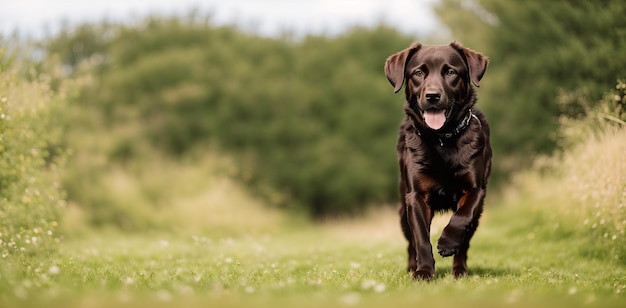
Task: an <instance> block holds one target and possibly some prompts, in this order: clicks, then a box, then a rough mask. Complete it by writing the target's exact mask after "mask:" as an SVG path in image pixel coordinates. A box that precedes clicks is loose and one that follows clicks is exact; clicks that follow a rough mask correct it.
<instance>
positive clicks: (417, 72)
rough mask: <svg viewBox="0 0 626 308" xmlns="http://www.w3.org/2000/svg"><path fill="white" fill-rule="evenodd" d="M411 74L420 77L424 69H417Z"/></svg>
mask: <svg viewBox="0 0 626 308" xmlns="http://www.w3.org/2000/svg"><path fill="white" fill-rule="evenodd" d="M413 75H415V76H417V77H422V76H424V71H422V70H421V69H417V70H416V71H415V72H414V73H413Z"/></svg>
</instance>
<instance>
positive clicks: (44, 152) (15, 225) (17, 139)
mask: <svg viewBox="0 0 626 308" xmlns="http://www.w3.org/2000/svg"><path fill="white" fill-rule="evenodd" d="M10 62H12V61H10V60H9V57H8V56H3V55H2V53H1V50H0V257H2V258H8V257H10V256H12V255H25V254H31V253H36V252H41V251H50V250H53V249H55V247H56V243H57V242H59V240H60V236H59V234H58V233H57V227H58V226H59V219H60V217H61V209H62V208H63V207H64V205H65V202H64V193H63V190H62V188H61V183H60V180H59V172H60V168H62V166H63V164H64V157H65V156H64V154H63V150H62V149H61V147H60V146H59V140H60V136H61V133H62V132H61V129H60V127H61V126H60V125H58V123H56V122H55V121H56V119H58V118H59V112H60V110H61V109H60V107H61V105H62V104H63V103H64V96H65V93H64V92H63V91H62V90H59V89H57V90H56V91H54V90H52V89H51V87H50V84H51V79H50V78H49V77H47V76H43V75H39V74H36V73H34V72H30V71H29V70H28V69H26V68H25V67H24V66H25V65H20V64H15V63H17V62H15V63H10Z"/></svg>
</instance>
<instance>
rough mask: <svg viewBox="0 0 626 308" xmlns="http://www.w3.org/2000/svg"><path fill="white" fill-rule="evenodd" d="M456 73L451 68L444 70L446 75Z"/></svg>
mask: <svg viewBox="0 0 626 308" xmlns="http://www.w3.org/2000/svg"><path fill="white" fill-rule="evenodd" d="M456 74H457V73H456V71H455V70H453V69H451V68H450V69H448V71H447V72H446V75H448V76H452V75H456Z"/></svg>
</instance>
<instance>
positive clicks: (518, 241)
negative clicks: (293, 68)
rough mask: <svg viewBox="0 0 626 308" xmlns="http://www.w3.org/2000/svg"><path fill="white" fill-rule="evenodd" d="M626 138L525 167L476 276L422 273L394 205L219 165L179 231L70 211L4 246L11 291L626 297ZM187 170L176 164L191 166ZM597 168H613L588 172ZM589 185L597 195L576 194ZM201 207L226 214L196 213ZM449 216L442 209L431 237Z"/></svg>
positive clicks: (0, 294)
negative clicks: (29, 240) (53, 236)
mask: <svg viewBox="0 0 626 308" xmlns="http://www.w3.org/2000/svg"><path fill="white" fill-rule="evenodd" d="M625 151H626V135H625V132H624V131H623V130H617V131H614V132H612V133H607V134H605V135H603V136H601V137H599V138H592V139H590V141H588V142H586V143H585V144H584V145H582V146H580V147H577V148H576V149H574V150H572V151H571V153H570V154H567V155H564V157H562V158H561V159H559V161H560V162H559V163H558V164H557V167H558V168H557V167H553V172H545V170H544V169H542V170H543V172H540V171H535V172H528V173H526V174H524V175H520V176H519V177H518V179H517V182H516V183H515V184H514V185H512V186H511V188H510V189H509V190H507V192H506V193H504V194H503V195H502V196H493V197H491V198H489V200H488V201H487V204H488V205H487V209H486V213H485V216H484V220H483V222H482V224H481V226H480V228H479V230H478V232H477V234H476V236H475V238H474V239H473V242H472V248H471V249H470V259H469V266H470V272H469V275H468V276H467V277H465V278H462V279H459V280H455V279H454V278H453V277H452V275H451V274H450V272H451V260H450V259H441V258H439V257H438V258H437V259H436V262H437V264H436V268H437V271H436V277H435V279H434V280H433V281H431V282H415V281H412V280H411V278H410V276H409V275H408V274H407V273H406V272H405V271H404V266H405V262H406V260H405V258H406V256H405V250H406V249H405V245H406V244H405V241H404V239H403V237H402V234H401V232H400V229H399V226H398V223H397V222H398V218H397V215H396V213H395V208H394V207H391V206H389V207H383V208H379V209H374V210H371V211H370V212H369V213H367V214H364V215H363V216H361V217H359V218H346V219H333V220H329V221H326V222H321V223H312V222H310V221H308V220H306V219H298V218H294V217H292V216H288V215H287V214H286V213H285V212H284V211H282V210H278V209H275V208H271V207H267V205H264V204H262V203H261V202H258V201H256V200H255V198H254V197H252V196H249V195H246V193H245V191H244V190H242V188H241V187H239V186H238V185H237V184H236V182H231V181H229V180H227V179H222V178H215V179H214V180H213V181H208V182H209V183H211V185H209V187H205V188H207V189H206V190H205V189H201V188H200V187H199V188H198V190H197V191H196V193H197V194H194V193H192V194H190V195H196V197H197V198H191V199H195V200H196V201H195V202H196V205H199V204H203V205H204V206H205V207H208V208H205V209H204V211H202V210H200V207H194V202H193V201H190V200H191V199H190V200H185V201H184V202H180V203H179V205H180V207H178V209H179V211H180V212H187V213H178V214H177V213H175V212H174V211H173V212H171V213H170V214H171V215H172V216H173V217H191V216H193V215H196V216H197V217H196V220H195V221H194V220H186V219H182V221H180V222H181V223H182V224H181V225H179V226H177V227H176V228H174V229H172V230H170V231H164V230H155V231H142V232H122V231H120V230H119V229H106V228H103V229H93V228H90V227H87V226H80V219H79V218H78V217H79V216H80V214H77V213H72V211H68V213H70V214H66V215H68V217H66V218H65V221H66V224H67V225H68V226H67V227H66V228H70V229H71V228H74V231H76V230H81V231H80V232H71V233H70V232H67V233H68V234H71V235H67V236H66V237H65V238H64V239H63V240H62V241H61V243H60V244H59V247H58V250H56V251H54V252H50V253H48V254H33V255H22V256H4V258H3V259H4V260H3V265H2V267H1V272H0V273H1V274H2V281H1V282H0V290H1V291H0V298H1V304H2V306H15V307H24V306H33V307H37V306H47V307H110V306H113V305H115V306H121V307H173V306H180V305H184V306H207V305H209V306H219V307H249V306H254V307H264V306H266V307H276V306H298V307H319V306H325V307H379V306H408V305H418V304H427V305H436V306H443V305H459V304H463V305H465V306H469V307H501V306H503V305H506V306H511V307H527V306H529V305H532V306H536V307H596V306H597V307H623V306H624V304H625V303H626V294H625V292H626V267H625V266H624V264H626V254H625V253H624V252H625V251H624V243H625V242H626V241H625V239H624V224H625V222H624V220H623V219H624V217H625V216H624V212H625V210H624V204H625V199H626V190H625V186H626V185H625V183H626V181H625V179H624V177H625V176H626V164H625V162H624V160H623V159H622V156H621V155H622V153H624V152H625ZM570 163H574V164H576V165H580V164H585V166H586V167H587V168H570V167H571V166H568V164H570ZM544 168H545V167H544ZM177 170H178V171H171V172H174V173H180V174H178V176H185V175H186V176H191V173H192V172H193V171H191V170H189V169H184V168H181V169H177ZM537 170H539V169H537ZM588 172H593V173H594V178H596V179H604V181H602V180H599V181H594V182H587V181H583V180H582V179H584V178H583V177H582V175H585V176H589V175H587V173H588ZM170 175H171V176H176V175H174V174H170ZM611 183H613V184H615V183H617V184H619V185H613V184H611ZM579 186H586V187H585V189H586V191H587V192H588V193H589V194H583V195H578V194H577V192H580V191H579V190H578V188H579ZM609 201H610V202H612V203H608V202H609ZM605 202H607V203H605ZM613 202H616V203H613ZM185 204H186V207H185ZM173 208H177V207H173ZM186 215H189V216H186ZM209 217H210V218H209ZM203 218H205V219H207V221H213V222H218V221H221V222H223V223H222V224H219V223H213V224H209V223H207V224H206V225H205V226H204V227H202V226H198V223H199V222H200V221H202V219H203ZM447 218H448V217H447V216H445V215H444V216H440V217H438V218H436V220H435V222H434V225H433V240H435V239H436V238H437V236H438V233H439V232H440V230H441V229H442V228H443V226H445V223H446V222H447ZM185 221H187V222H188V223H189V225H187V226H185V225H184V223H185ZM193 225H196V227H198V228H194V226H193Z"/></svg>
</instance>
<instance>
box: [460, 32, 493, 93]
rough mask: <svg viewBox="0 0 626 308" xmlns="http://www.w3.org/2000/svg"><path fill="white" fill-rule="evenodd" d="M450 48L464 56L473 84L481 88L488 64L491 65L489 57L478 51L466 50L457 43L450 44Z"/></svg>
mask: <svg viewBox="0 0 626 308" xmlns="http://www.w3.org/2000/svg"><path fill="white" fill-rule="evenodd" d="M450 46H452V47H453V48H454V49H456V50H457V51H458V52H460V53H461V54H463V56H464V57H465V60H466V61H467V66H468V67H469V76H470V79H471V81H472V83H473V84H474V85H475V86H477V87H480V83H479V81H480V79H482V78H483V75H484V74H485V71H486V70H487V64H488V63H489V60H488V59H487V57H485V56H483V55H482V54H481V53H479V52H477V51H474V50H471V49H469V48H465V47H463V46H461V44H459V43H456V42H453V43H450Z"/></svg>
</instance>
